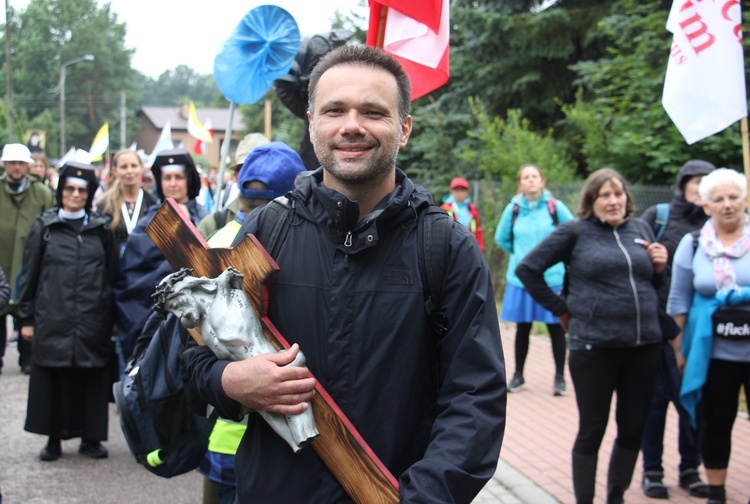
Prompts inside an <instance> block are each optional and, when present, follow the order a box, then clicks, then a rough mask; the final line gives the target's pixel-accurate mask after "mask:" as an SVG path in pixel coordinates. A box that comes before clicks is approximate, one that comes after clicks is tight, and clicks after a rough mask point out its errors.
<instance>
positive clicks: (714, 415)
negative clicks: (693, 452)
mask: <svg viewBox="0 0 750 504" xmlns="http://www.w3.org/2000/svg"><path fill="white" fill-rule="evenodd" d="M743 384H744V385H745V394H746V397H747V394H750V393H749V392H748V389H750V362H734V361H727V360H720V359H711V362H710V363H709V365H708V374H707V376H706V383H705V384H704V385H703V400H702V401H703V402H702V407H701V425H700V428H701V436H700V438H701V442H700V445H701V455H702V456H703V465H704V466H705V467H706V469H726V468H727V466H728V465H729V454H730V452H731V451H732V427H734V420H735V418H737V407H738V402H739V395H740V386H741V385H743Z"/></svg>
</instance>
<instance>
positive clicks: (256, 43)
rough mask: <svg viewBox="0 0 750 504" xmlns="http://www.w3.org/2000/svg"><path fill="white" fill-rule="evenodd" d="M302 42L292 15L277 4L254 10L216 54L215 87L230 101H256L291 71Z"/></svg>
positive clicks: (262, 6)
mask: <svg viewBox="0 0 750 504" xmlns="http://www.w3.org/2000/svg"><path fill="white" fill-rule="evenodd" d="M299 42H300V34H299V28H298V27H297V22H296V21H295V20H294V18H293V17H292V15H291V14H289V13H288V12H287V11H285V10H284V9H282V8H281V7H277V6H275V5H261V6H260V7H256V8H254V9H253V10H251V11H250V12H248V13H247V14H245V17H243V18H242V20H241V21H240V23H239V24H238V25H237V27H236V28H235V29H234V31H232V33H231V35H230V36H229V38H228V39H227V41H226V42H224V45H223V46H222V47H221V49H220V50H219V53H218V54H217V55H216V58H215V59H214V79H215V80H216V84H218V86H219V89H220V90H221V92H222V93H223V94H224V96H225V97H226V98H227V99H228V100H229V101H231V102H234V103H240V104H248V103H255V102H257V101H258V100H260V99H261V98H262V97H263V95H265V94H266V92H267V91H268V90H269V89H271V86H272V85H273V81H274V80H276V79H278V78H280V77H283V76H284V75H286V74H287V73H288V72H289V69H290V68H291V66H292V62H293V61H294V58H295V56H296V55H297V50H298V49H299Z"/></svg>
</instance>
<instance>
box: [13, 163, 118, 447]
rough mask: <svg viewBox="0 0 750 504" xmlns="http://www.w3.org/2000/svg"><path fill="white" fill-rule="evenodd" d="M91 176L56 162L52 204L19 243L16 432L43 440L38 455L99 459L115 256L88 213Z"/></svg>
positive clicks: (83, 168) (97, 219) (105, 219)
mask: <svg viewBox="0 0 750 504" xmlns="http://www.w3.org/2000/svg"><path fill="white" fill-rule="evenodd" d="M97 187H98V181H97V178H96V175H95V173H94V169H93V167H92V166H90V165H86V164H83V163H75V162H69V163H66V164H65V166H63V168H62V170H61V173H60V179H59V184H58V187H57V199H58V206H57V207H55V208H52V209H50V210H47V211H45V212H42V213H41V214H40V215H39V217H37V219H36V222H35V223H34V225H33V226H32V228H31V231H30V233H29V237H28V239H27V241H26V248H25V251H24V259H23V266H22V273H21V280H20V284H19V290H20V296H19V309H20V312H19V314H20V319H21V337H22V338H24V339H25V340H27V341H31V342H32V343H33V346H32V364H31V376H30V379H29V399H28V408H27V414H26V425H25V426H24V429H25V430H26V431H28V432H33V433H36V434H42V435H45V436H47V437H48V441H47V444H46V446H45V447H44V448H43V449H42V451H41V452H40V453H39V459H40V460H43V461H53V460H57V459H58V458H60V456H61V455H62V445H61V440H64V439H72V438H81V444H80V446H79V448H78V452H79V453H81V454H83V455H86V456H89V457H92V458H95V459H100V458H105V457H107V449H106V448H105V447H104V446H102V441H106V440H107V426H108V414H109V410H108V402H109V394H110V379H109V365H110V362H111V359H112V355H113V349H112V337H111V336H112V329H113V322H114V299H113V296H112V285H113V282H114V275H115V274H116V272H117V264H118V259H119V253H118V250H117V243H116V240H115V236H114V234H113V233H112V230H111V227H110V225H111V218H110V217H109V216H107V215H102V214H99V213H96V212H93V211H91V210H90V209H91V202H92V200H93V197H94V192H95V191H96V188H97Z"/></svg>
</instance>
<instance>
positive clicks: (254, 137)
mask: <svg viewBox="0 0 750 504" xmlns="http://www.w3.org/2000/svg"><path fill="white" fill-rule="evenodd" d="M267 143H269V140H268V138H266V136H265V135H263V134H262V133H250V134H248V135H245V138H243V139H242V140H241V141H240V143H239V145H237V150H235V151H234V165H235V166H242V165H243V164H244V163H245V159H247V156H248V155H250V153H251V152H252V151H253V149H255V148H256V147H260V146H261V145H265V144H267ZM237 171H239V168H238V169H237Z"/></svg>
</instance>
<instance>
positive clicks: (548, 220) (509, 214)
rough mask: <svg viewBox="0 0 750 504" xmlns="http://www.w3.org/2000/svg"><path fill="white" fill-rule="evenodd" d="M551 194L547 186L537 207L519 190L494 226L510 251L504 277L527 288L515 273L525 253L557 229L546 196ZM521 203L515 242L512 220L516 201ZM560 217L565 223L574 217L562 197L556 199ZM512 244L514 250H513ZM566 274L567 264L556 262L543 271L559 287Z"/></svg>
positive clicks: (496, 233)
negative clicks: (511, 234) (561, 199)
mask: <svg viewBox="0 0 750 504" xmlns="http://www.w3.org/2000/svg"><path fill="white" fill-rule="evenodd" d="M551 197H552V193H550V192H549V191H548V190H546V189H544V190H543V191H542V195H541V197H540V198H539V201H537V202H536V205H535V206H534V208H532V206H531V205H530V204H529V202H528V201H526V196H524V195H523V194H517V195H515V196H513V199H511V200H510V203H508V206H506V207H505V210H503V214H502V215H501V216H500V222H498V225H497V229H496V230H495V242H496V243H497V244H498V245H499V246H500V248H501V249H503V250H505V251H506V252H509V253H510V258H509V259H508V269H507V270H506V273H505V279H506V281H507V282H508V283H510V284H513V285H515V286H516V287H520V288H522V289H523V288H524V287H523V283H522V282H521V280H519V279H518V277H517V276H516V273H515V271H516V266H517V265H518V263H519V262H521V259H523V258H524V257H525V256H526V254H528V253H529V252H531V250H532V249H533V248H534V247H536V246H537V245H538V244H539V242H541V241H542V240H543V239H544V238H546V237H547V235H549V234H550V233H552V231H554V230H555V225H554V224H553V222H552V216H551V215H550V214H549V209H548V208H547V200H549V199H550V198H551ZM516 203H518V205H519V209H518V218H517V219H516V223H515V224H514V225H513V226H512V227H513V243H512V245H511V237H510V231H511V221H512V219H513V205H514V204H516ZM555 207H556V208H557V221H558V222H559V223H560V224H562V223H563V222H565V221H569V220H573V219H574V218H575V217H574V216H573V214H572V213H571V211H570V210H569V209H568V207H567V206H565V203H563V202H562V201H560V200H557V201H556V205H555ZM511 248H512V250H511ZM564 278H565V265H564V264H563V263H557V264H555V265H554V266H552V267H551V268H549V269H548V270H547V271H546V272H545V273H544V280H545V281H546V282H547V285H549V286H550V287H556V286H559V285H562V284H563V280H564Z"/></svg>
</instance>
